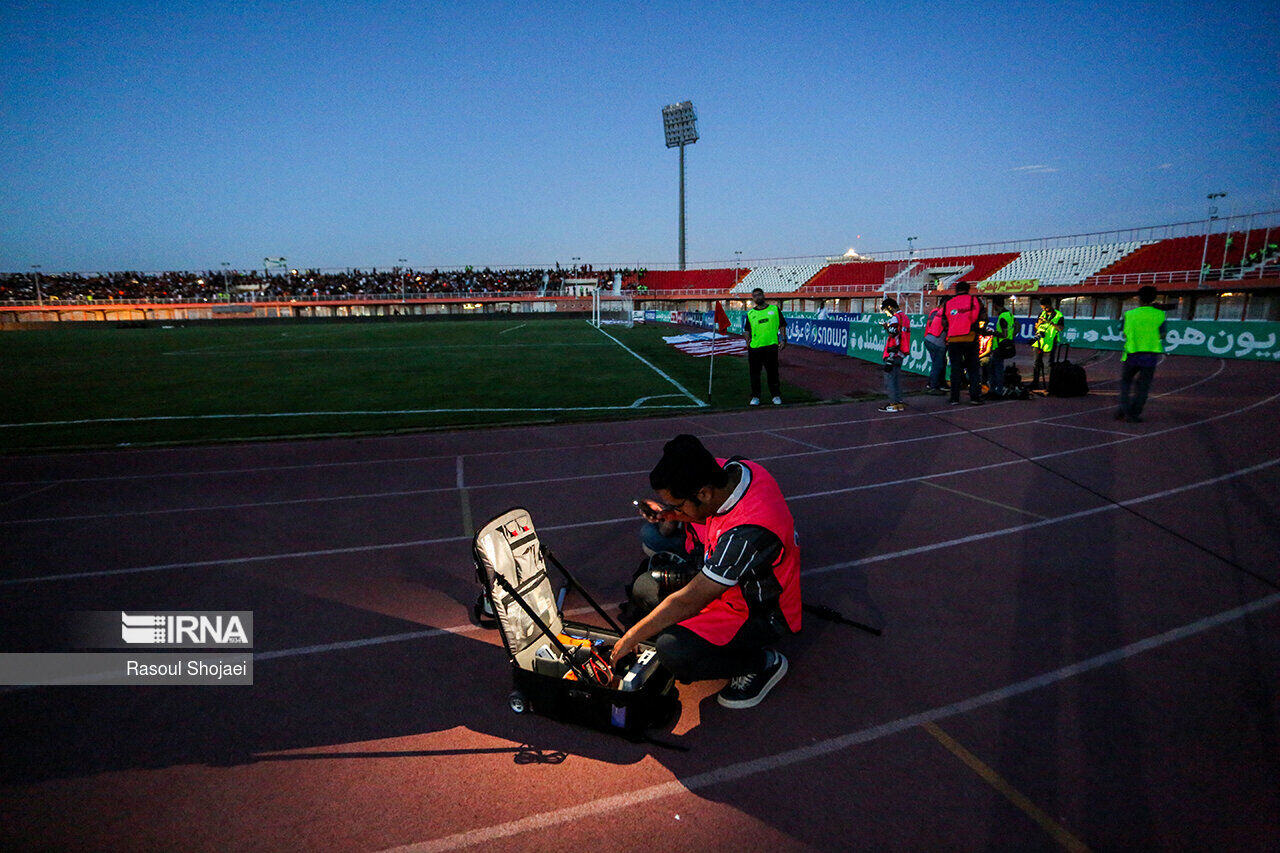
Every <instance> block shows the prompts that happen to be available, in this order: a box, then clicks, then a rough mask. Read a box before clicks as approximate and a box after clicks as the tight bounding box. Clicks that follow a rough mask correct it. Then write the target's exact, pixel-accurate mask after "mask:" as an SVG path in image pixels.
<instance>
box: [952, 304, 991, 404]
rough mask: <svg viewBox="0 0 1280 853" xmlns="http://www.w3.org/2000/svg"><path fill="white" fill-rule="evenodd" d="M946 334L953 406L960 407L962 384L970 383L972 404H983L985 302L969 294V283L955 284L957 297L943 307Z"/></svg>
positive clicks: (970, 401) (970, 400)
mask: <svg viewBox="0 0 1280 853" xmlns="http://www.w3.org/2000/svg"><path fill="white" fill-rule="evenodd" d="M943 311H944V314H945V318H946V319H945V326H946V333H947V360H948V361H950V362H951V405H953V406H956V405H959V404H960V383H961V382H962V381H963V380H964V379H968V381H969V403H970V404H971V405H974V406H976V405H979V404H980V403H981V402H982V376H981V373H980V365H979V363H978V331H979V329H981V328H982V326H983V324H984V323H985V322H986V319H987V309H986V306H984V305H983V304H982V300H981V299H979V298H978V297H976V296H974V295H972V294H971V293H969V282H967V281H958V282H956V295H955V296H953V297H951V298H950V299H948V300H947V301H946V304H945V305H943Z"/></svg>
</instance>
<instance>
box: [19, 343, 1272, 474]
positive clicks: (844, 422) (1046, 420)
mask: <svg viewBox="0 0 1280 853" xmlns="http://www.w3.org/2000/svg"><path fill="white" fill-rule="evenodd" d="M1225 367H1226V362H1225V361H1224V360H1223V359H1219V360H1218V369H1217V370H1215V371H1214V372H1213V373H1211V374H1209V375H1208V376H1205V377H1202V378H1200V379H1197V380H1195V381H1194V382H1191V383H1189V384H1187V385H1183V386H1180V387H1178V388H1173V389H1171V390H1169V391H1164V392H1162V393H1160V394H1153V395H1152V397H1164V396H1168V395H1171V394H1179V393H1181V392H1183V391H1186V390H1188V389H1191V388H1194V387H1196V386H1197V385H1201V384H1203V383H1205V382H1208V381H1209V380H1211V379H1214V378H1216V377H1217V376H1218V374H1220V373H1222V371H1223V370H1224V369H1225ZM1271 399H1274V398H1271V397H1268V398H1267V399H1266V400H1263V401H1262V402H1264V403H1265V402H1270V400H1271ZM627 408H630V407H627ZM675 408H687V407H683V406H679V407H675ZM1109 408H1111V406H1110V404H1108V405H1107V406H1099V407H1097V408H1093V409H1082V410H1080V411H1076V412H1065V413H1063V414H1060V415H1052V416H1049V417H1043V418H1028V419H1026V420H1021V421H1011V422H1009V423H1005V424H995V425H992V426H986V427H978V428H976V429H973V430H969V432H974V433H981V432H993V431H996V430H1002V429H1013V428H1015V427H1020V426H1027V425H1029V424H1052V423H1053V422H1054V421H1058V420H1061V419H1063V418H1073V417H1079V416H1081V415H1088V414H1092V413H1094V412H1100V411H1103V410H1105V409H1109ZM1250 408H1252V406H1250ZM935 414H937V413H935V412H909V413H907V414H906V415H901V414H899V415H897V416H895V417H894V418H893V419H894V420H898V421H902V420H906V419H911V418H929V417H933V416H934V415H935ZM1226 414H1231V412H1228V413H1226ZM883 420H886V418H885V417H881V416H870V417H865V418H855V419H848V418H844V419H841V420H837V421H829V422H828V421H824V422H822V423H816V424H798V425H796V426H782V427H774V428H773V432H800V431H803V430H813V429H828V428H830V427H847V426H850V425H853V424H859V423H869V422H875V421H883ZM1199 423H1202V421H1193V422H1191V423H1190V424H1183V425H1182V426H1181V427H1173V429H1183V428H1186V427H1189V426H1195V425H1197V424H1199ZM2 426H3V425H2V424H0V427H2ZM707 431H708V432H710V433H712V434H714V435H716V437H717V438H732V437H734V436H740V435H757V434H759V433H760V432H761V431H760V430H758V429H749V430H731V431H724V430H716V429H714V428H707ZM964 434H965V432H964V431H958V432H954V433H935V434H930V435H927V436H920V437H916V438H906V439H900V440H898V441H890V442H878V443H873V444H861V445H852V446H847V447H835V448H831V449H828V450H815V451H813V454H817V453H843V452H847V451H850V450H863V449H867V448H872V447H882V446H886V445H889V444H906V443H911V442H917V441H932V440H933V439H935V438H946V437H959V436H962V435H964ZM1146 435H1150V433H1146ZM1135 437H1139V436H1135ZM652 441H653V440H652V439H649V438H644V439H634V440H629V441H611V442H608V446H609V447H627V446H632V445H637V444H651V443H652ZM159 452H167V451H159ZM540 452H542V453H550V452H568V453H576V452H578V445H576V444H574V445H566V446H564V447H556V448H545V449H542V450H540ZM510 453H511V451H509V450H487V451H477V452H473V453H469V454H468V455H469V456H472V457H480V456H506V455H509V454H510ZM805 455H810V454H808V453H791V454H775V455H773V456H761V457H756V458H757V461H760V462H767V461H769V460H771V459H790V458H794V457H796V456H805ZM452 458H453V454H451V453H445V454H434V455H430V456H408V457H401V458H396V459H362V460H356V461H350V462H309V463H307V464H305V465H260V466H257V467H254V468H221V469H215V470H205V471H159V472H153V473H149V474H117V475H113V476H108V477H68V478H66V479H61V480H15V481H11V482H9V483H5V484H4V485H10V486H30V485H42V484H45V483H99V482H116V481H121V480H150V479H163V478H177V477H210V476H225V475H228V474H257V473H261V472H264V471H298V470H310V469H313V468H314V469H320V468H343V467H363V466H372V465H405V464H409V463H413V462H434V461H439V460H441V459H452ZM631 473H646V472H631ZM564 479H579V478H577V477H569V478H564ZM526 482H559V480H557V479H554V478H552V479H546V480H539V481H526ZM523 484H524V483H521V482H516V483H509V484H506V485H523ZM494 485H498V484H496V483H495V484H494Z"/></svg>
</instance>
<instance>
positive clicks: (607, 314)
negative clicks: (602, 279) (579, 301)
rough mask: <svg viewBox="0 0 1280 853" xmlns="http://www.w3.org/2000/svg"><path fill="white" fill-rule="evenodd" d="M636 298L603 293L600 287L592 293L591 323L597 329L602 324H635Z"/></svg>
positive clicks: (627, 325) (629, 326)
mask: <svg viewBox="0 0 1280 853" xmlns="http://www.w3.org/2000/svg"><path fill="white" fill-rule="evenodd" d="M634 310H635V300H634V299H633V298H632V297H630V296H615V295H614V294H612V293H603V292H601V291H600V290H599V289H598V288H597V289H596V290H594V291H592V293H591V325H593V326H595V327H596V328H597V329H598V328H600V327H601V326H626V327H627V328H631V326H633V325H634V324H635V319H634V314H633V313H632V312H634Z"/></svg>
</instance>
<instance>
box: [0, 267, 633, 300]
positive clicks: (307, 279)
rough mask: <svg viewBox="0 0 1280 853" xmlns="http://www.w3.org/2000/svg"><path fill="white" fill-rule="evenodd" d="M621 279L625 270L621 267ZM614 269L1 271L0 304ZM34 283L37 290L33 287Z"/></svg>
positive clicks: (346, 289) (423, 289)
mask: <svg viewBox="0 0 1280 853" xmlns="http://www.w3.org/2000/svg"><path fill="white" fill-rule="evenodd" d="M620 272H622V273H623V274H624V277H625V276H626V275H627V274H628V272H629V271H625V270H622V271H620ZM613 275H614V271H613V270H607V271H605V272H602V273H597V272H596V271H595V270H594V269H593V268H592V267H591V266H590V265H582V266H579V267H573V268H561V267H560V266H559V265H557V266H556V267H555V268H553V269H497V270H494V269H490V268H488V267H484V268H482V269H478V268H474V267H464V268H462V269H450V270H444V271H442V270H439V269H433V270H431V271H429V272H428V271H425V270H416V269H411V268H405V267H392V268H390V269H381V270H379V269H369V270H360V269H348V270H270V271H267V270H253V271H250V272H245V271H242V270H240V271H237V270H227V271H225V272H224V271H222V270H216V271H208V272H160V273H141V272H111V273H52V274H49V273H43V272H39V271H32V272H27V273H0V302H10V303H12V302H22V303H26V302H37V301H44V302H67V303H90V302H111V301H115V302H120V301H124V302H136V301H148V302H150V301H163V302H226V301H232V302H244V301H261V300H266V299H271V300H274V299H324V298H335V299H342V298H349V297H364V296H380V295H395V296H398V295H400V294H401V293H404V294H406V295H409V296H412V295H415V294H476V295H480V294H492V293H537V294H548V293H550V294H557V293H560V292H561V289H562V287H563V285H564V280H565V279H584V278H594V279H596V280H597V281H599V282H600V283H601V284H602V285H605V286H608V285H609V284H611V283H612V281H613ZM37 286H38V288H39V290H38V291H37Z"/></svg>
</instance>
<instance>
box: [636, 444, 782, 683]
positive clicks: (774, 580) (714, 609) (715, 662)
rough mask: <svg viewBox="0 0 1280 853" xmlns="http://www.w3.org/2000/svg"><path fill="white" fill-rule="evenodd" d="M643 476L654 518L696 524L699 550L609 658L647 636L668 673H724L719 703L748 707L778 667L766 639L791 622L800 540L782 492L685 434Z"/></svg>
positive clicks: (761, 472)
mask: <svg viewBox="0 0 1280 853" xmlns="http://www.w3.org/2000/svg"><path fill="white" fill-rule="evenodd" d="M649 483H650V485H651V486H652V487H653V489H654V491H656V492H657V493H658V497H659V498H660V499H661V500H662V501H663V503H664V504H665V505H666V507H667V509H666V510H665V511H664V512H663V513H662V517H663V518H666V519H668V520H679V521H685V522H693V523H697V524H705V526H706V527H705V533H706V538H705V545H706V554H705V557H704V559H703V562H702V566H701V571H700V572H699V573H698V574H697V575H695V576H694V577H693V579H692V580H690V581H689V582H688V583H687V584H685V585H684V586H683V587H681V588H680V589H678V590H676V591H675V592H673V593H672V594H671V595H669V596H668V597H666V598H665V599H663V600H662V602H661V604H659V605H658V606H657V607H656V608H655V609H654V610H653V611H652V612H651V613H649V614H648V615H647V616H645V617H644V618H643V619H641V620H640V621H639V622H637V623H636V624H635V625H634V626H633V627H631V628H630V629H629V630H628V631H627V632H626V633H625V634H623V635H622V637H621V638H620V639H619V640H618V642H617V644H616V645H615V646H614V648H613V660H614V662H617V661H618V660H619V659H621V658H623V657H625V656H626V655H628V654H630V653H631V652H633V651H635V648H636V645H637V644H638V643H640V642H643V641H644V640H648V639H650V638H654V637H656V640H655V641H654V645H655V646H656V647H657V651H658V658H659V660H661V662H662V663H663V665H664V666H666V667H667V668H668V669H669V670H671V672H672V673H673V674H674V675H675V677H676V678H678V679H680V680H681V681H685V682H689V681H699V680H703V679H713V678H728V679H730V681H729V684H728V685H726V686H725V687H724V689H723V690H721V691H720V694H719V696H718V701H719V702H720V704H721V705H724V706H725V707H728V708H750V707H753V706H755V705H757V704H759V703H760V701H761V700H762V699H764V697H765V695H766V694H767V693H768V692H769V691H770V690H771V689H772V688H773V686H774V685H775V684H777V683H778V681H780V680H781V679H782V677H783V675H785V674H786V672H787V659H786V658H785V657H783V656H782V654H781V653H780V652H778V651H776V650H774V649H772V648H770V645H771V644H772V643H774V642H775V641H776V640H778V639H779V638H781V637H783V636H785V635H787V634H790V633H794V632H795V631H798V630H800V609H801V602H800V547H799V545H798V544H797V542H796V536H795V523H794V521H793V520H792V517H791V511H790V510H789V509H788V508H787V503H786V500H785V499H784V498H783V496H782V492H781V490H780V489H779V488H778V484H777V482H776V481H775V480H774V479H773V477H772V476H771V475H770V474H769V472H767V471H766V470H765V469H764V468H762V467H761V466H759V465H757V464H756V463H754V462H749V461H746V460H741V459H731V460H718V459H716V457H714V456H712V455H711V453H710V452H709V451H708V450H707V449H706V448H705V447H704V446H703V445H702V442H700V441H699V440H698V439H697V438H695V437H694V436H691V435H681V436H677V437H676V438H674V439H673V440H671V441H669V442H667V444H666V446H665V447H664V448H663V453H662V459H661V460H659V462H658V464H657V465H656V466H655V467H654V469H653V471H652V472H651V473H650V474H649Z"/></svg>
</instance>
